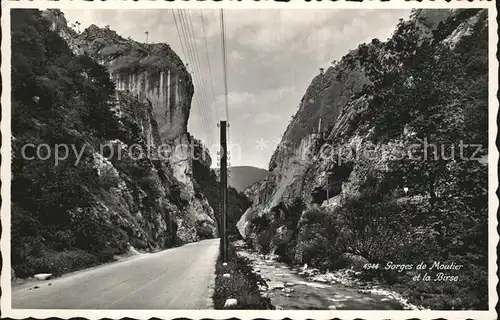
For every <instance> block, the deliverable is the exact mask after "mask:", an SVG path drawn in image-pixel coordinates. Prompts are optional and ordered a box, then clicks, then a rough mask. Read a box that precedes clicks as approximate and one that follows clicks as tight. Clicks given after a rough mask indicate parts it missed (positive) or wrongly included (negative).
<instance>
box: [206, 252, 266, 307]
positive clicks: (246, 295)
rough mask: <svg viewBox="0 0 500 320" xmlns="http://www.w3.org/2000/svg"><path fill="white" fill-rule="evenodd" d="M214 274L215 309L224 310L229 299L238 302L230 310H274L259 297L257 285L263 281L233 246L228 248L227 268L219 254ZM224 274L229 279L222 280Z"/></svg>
mask: <svg viewBox="0 0 500 320" xmlns="http://www.w3.org/2000/svg"><path fill="white" fill-rule="evenodd" d="M221 248H222V246H221ZM215 273H216V277H215V290H214V294H213V297H212V298H213V301H214V307H215V309H224V303H225V302H226V300H227V299H231V298H232V299H236V300H237V301H238V304H237V305H236V306H235V307H233V308H231V309H254V310H268V309H274V307H273V306H272V304H271V300H270V299H269V298H264V297H261V295H260V292H259V289H258V284H259V283H264V280H263V279H262V278H261V277H260V276H259V275H257V274H255V273H254V272H253V270H252V267H251V266H250V263H249V261H248V259H246V258H243V257H240V256H238V255H237V254H236V252H235V250H234V247H233V246H231V245H230V246H229V248H228V263H227V266H224V265H223V261H222V254H221V253H220V254H219V258H218V259H217V265H216V268H215ZM224 273H229V274H230V275H231V277H230V278H224V277H223V274H224Z"/></svg>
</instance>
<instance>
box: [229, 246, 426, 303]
mask: <svg viewBox="0 0 500 320" xmlns="http://www.w3.org/2000/svg"><path fill="white" fill-rule="evenodd" d="M237 253H238V255H239V256H242V257H245V258H247V259H248V260H249V261H250V262H251V264H252V267H253V271H254V272H255V273H258V274H260V276H261V277H262V278H263V279H264V280H265V285H263V284H261V285H259V291H260V292H261V295H262V296H263V297H266V298H269V299H270V300H271V303H272V304H273V305H274V306H275V307H276V308H277V309H289V310H290V309H292V310H325V309H330V310H421V309H422V308H420V307H418V306H415V305H412V304H410V303H408V301H407V300H406V299H405V298H403V297H402V296H401V295H400V294H398V293H396V292H393V291H390V290H386V289H384V288H382V287H380V284H379V283H377V282H365V281H362V280H360V275H361V272H360V271H354V270H352V269H343V270H338V271H335V272H328V273H326V274H321V273H320V272H319V270H317V269H314V268H307V267H306V268H304V267H302V268H290V267H289V266H287V265H286V264H284V263H281V262H278V261H276V260H275V259H274V257H273V256H269V255H267V256H266V255H261V254H258V253H256V252H253V251H250V250H248V249H246V248H244V247H243V246H241V245H240V246H239V247H238V248H237Z"/></svg>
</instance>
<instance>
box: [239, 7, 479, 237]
mask: <svg viewBox="0 0 500 320" xmlns="http://www.w3.org/2000/svg"><path fill="white" fill-rule="evenodd" d="M482 14H483V12H482V11H474V12H473V11H467V10H448V9H446V10H414V11H413V12H412V14H411V18H410V19H409V20H408V21H402V20H401V21H400V24H401V27H408V28H410V29H411V30H412V35H413V36H415V37H417V38H418V39H417V43H421V42H422V41H424V40H429V39H430V40H431V41H439V42H441V43H444V44H446V45H448V46H449V47H451V48H453V47H454V45H455V44H456V43H458V42H459V41H460V39H462V38H463V37H465V36H467V35H469V34H471V32H472V30H473V28H474V26H475V25H476V24H477V22H478V21H480V20H481V19H484V15H482ZM443 24H445V25H443ZM441 26H442V27H441ZM438 27H441V28H439V30H437V29H438ZM393 37H401V35H399V34H397V33H395V35H394V36H393ZM393 40H394V41H397V40H398V39H396V38H393ZM367 56H370V57H371V59H373V60H370V61H368V62H367V61H365V59H367V58H366V57H367ZM393 59H395V57H393V56H392V53H391V52H390V51H388V50H387V49H386V48H385V46H384V43H382V42H380V41H379V40H377V39H374V40H373V41H372V42H371V43H369V44H363V45H360V46H359V47H358V48H357V49H355V50H352V51H351V52H349V53H348V54H346V55H345V56H344V57H343V58H342V59H341V60H340V61H339V62H338V63H336V64H335V65H333V66H330V67H329V68H328V69H327V70H325V71H324V72H322V73H321V74H319V75H318V76H316V77H315V78H314V79H313V80H312V82H311V84H310V85H309V87H308V88H307V90H306V92H305V94H304V96H303V97H302V99H301V101H300V107H299V110H298V111H297V113H296V114H295V115H294V116H293V118H292V120H291V122H290V123H289V125H288V127H287V128H286V130H285V132H284V134H283V138H282V141H281V143H280V145H279V146H278V148H277V149H276V151H275V152H274V154H273V156H272V157H271V159H270V163H269V171H270V175H269V176H268V177H267V178H266V179H265V180H263V181H260V182H258V183H256V184H254V185H253V186H251V187H250V188H249V189H247V191H245V193H247V195H248V196H249V197H250V198H251V199H253V206H252V207H251V208H249V209H248V210H247V212H245V214H244V215H243V216H242V218H241V219H240V221H239V222H238V228H239V230H240V233H241V234H242V236H244V237H246V236H248V232H249V230H250V225H251V220H252V219H253V218H254V217H255V216H261V215H264V214H266V213H268V212H269V211H270V210H271V209H272V208H273V207H275V206H277V205H278V204H279V203H280V202H283V203H285V204H287V203H288V204H290V203H291V202H292V201H293V199H294V198H302V199H304V200H305V202H306V203H307V204H308V205H314V204H316V205H320V206H321V205H329V206H332V205H333V206H334V205H335V204H336V203H337V202H338V201H339V199H340V197H341V196H342V194H343V193H346V192H354V191H353V189H352V188H354V189H356V187H353V186H352V184H351V185H347V184H346V183H347V181H348V180H349V176H350V174H351V171H352V170H353V168H352V162H349V161H345V157H346V155H345V154H339V153H338V152H339V151H338V150H340V149H342V152H340V153H346V152H347V153H349V152H350V153H351V156H352V155H353V153H352V152H354V154H355V150H356V149H357V148H358V147H359V146H360V145H361V144H363V143H367V142H368V143H369V142H373V141H375V140H376V139H377V134H378V133H377V132H376V128H375V127H360V125H359V123H360V120H361V119H363V117H365V116H366V114H367V113H368V111H369V110H370V105H371V104H372V99H373V97H372V96H371V95H370V94H367V93H366V90H365V88H366V87H368V86H370V85H371V84H372V82H371V77H370V75H369V72H368V70H367V64H370V66H377V65H379V64H380V65H384V64H386V62H388V61H393ZM410 82H411V79H409V82H408V86H410V85H411V83H410ZM347 156H349V155H347ZM348 188H351V189H350V190H347V189H348ZM327 189H328V190H327ZM327 194H328V197H329V198H330V201H327V200H329V199H327Z"/></svg>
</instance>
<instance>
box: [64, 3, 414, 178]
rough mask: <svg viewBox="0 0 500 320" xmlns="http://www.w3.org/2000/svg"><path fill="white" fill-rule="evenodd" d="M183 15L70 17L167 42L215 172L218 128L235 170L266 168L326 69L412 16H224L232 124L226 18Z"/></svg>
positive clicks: (193, 127)
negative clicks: (183, 70) (184, 72)
mask: <svg viewBox="0 0 500 320" xmlns="http://www.w3.org/2000/svg"><path fill="white" fill-rule="evenodd" d="M182 11H183V15H182V16H180V15H179V14H178V10H171V9H155V10H151V9H150V10H137V9H133V10H132V9H128V10H125V9H122V10H115V9H100V10H70V9H65V10H63V12H64V14H65V16H66V19H67V20H68V24H69V25H71V24H72V23H74V22H75V21H78V22H80V23H81V26H80V27H79V28H80V30H83V29H84V28H86V27H88V26H89V25H91V24H95V25H97V26H99V27H104V26H106V25H109V26H110V28H111V29H113V30H115V31H116V32H117V33H118V34H119V35H121V36H122V37H124V38H127V37H131V38H132V39H134V40H136V41H140V42H145V41H146V36H147V42H148V43H152V42H155V43H158V42H166V43H168V44H169V45H170V46H171V47H172V49H173V50H174V51H175V52H176V53H177V54H178V55H179V56H180V58H181V59H182V60H183V61H184V63H185V64H186V63H187V64H188V71H190V72H191V74H192V76H193V78H194V85H195V94H194V97H193V103H192V108H191V115H190V117H189V122H188V130H189V131H190V132H191V133H192V134H193V135H194V136H195V137H196V138H198V139H201V140H202V141H203V142H204V143H205V145H206V146H207V147H208V148H209V150H210V151H211V154H212V158H213V166H214V167H216V166H217V163H216V159H215V158H216V157H217V156H216V151H217V150H218V139H219V130H220V129H219V128H218V127H217V123H218V122H219V121H220V120H227V121H228V123H229V128H228V132H229V137H228V139H229V140H228V141H229V147H228V149H229V150H230V151H231V155H230V165H231V166H239V165H250V166H255V167H260V168H265V169H267V167H268V163H269V159H270V158H271V155H272V154H273V152H274V150H275V148H276V146H277V145H278V143H279V141H280V140H281V136H282V134H283V132H284V131H285V129H286V126H287V125H288V122H289V121H290V119H291V117H292V116H293V115H294V114H295V112H296V111H297V109H298V106H299V102H300V99H301V98H302V95H303V94H304V93H305V91H306V89H307V87H308V85H309V84H310V82H311V80H312V78H313V77H315V76H316V75H317V74H318V73H319V68H321V67H324V68H327V67H328V66H329V65H330V63H331V62H332V61H334V60H340V59H341V57H342V56H344V55H345V54H346V53H348V52H349V51H350V50H352V49H355V48H356V47H357V46H358V45H359V44H361V43H363V42H369V41H371V40H372V39H373V38H378V39H380V40H382V41H385V40H386V39H387V38H388V37H389V36H390V35H391V34H392V32H393V31H394V29H395V26H396V24H397V22H398V20H399V19H400V18H404V19H407V18H408V16H409V14H410V10H394V9H393V10H380V9H378V10H377V9H374V10H357V9H345V10H333V9H323V10H312V9H306V10H304V9H302V10H299V9H287V10H282V9H254V10H248V9H247V10H243V9H239V10H238V9H233V10H224V25H225V27H224V30H225V43H226V57H227V58H226V60H227V64H226V74H227V77H226V79H227V93H228V94H227V101H228V118H226V111H225V100H226V99H225V89H224V77H223V74H224V72H223V63H222V60H223V59H222V37H221V33H222V32H221V25H220V12H219V10H203V11H202V10H182ZM174 14H175V17H176V19H174ZM180 17H184V19H185V20H184V21H186V22H185V23H186V26H191V27H192V35H193V37H192V38H187V37H185V36H184V35H183V33H182V27H181V26H182V25H181V24H180V21H181V20H180ZM175 20H177V23H178V28H180V34H179V33H178V32H177V28H176V23H175ZM202 21H203V22H202ZM146 32H148V34H147V35H146ZM180 39H182V42H181V40H180ZM182 43H184V45H185V46H187V44H188V43H190V47H191V48H193V49H194V50H193V52H196V54H190V51H189V50H187V49H183V45H182ZM184 50H185V51H186V52H184ZM210 71H211V72H210Z"/></svg>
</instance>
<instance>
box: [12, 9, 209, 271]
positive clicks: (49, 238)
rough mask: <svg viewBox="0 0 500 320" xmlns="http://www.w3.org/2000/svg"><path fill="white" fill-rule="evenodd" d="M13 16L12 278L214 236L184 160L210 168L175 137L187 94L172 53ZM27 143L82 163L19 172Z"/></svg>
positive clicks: (49, 16) (46, 19)
mask: <svg viewBox="0 0 500 320" xmlns="http://www.w3.org/2000/svg"><path fill="white" fill-rule="evenodd" d="M13 14H14V18H16V19H14V18H13V19H12V21H13V22H12V32H13V39H14V40H13V49H12V50H13V56H16V57H15V58H14V59H13V62H12V65H13V98H12V105H13V107H12V109H13V116H12V118H13V126H12V128H13V129H12V133H13V154H14V157H13V176H14V177H15V178H14V180H13V188H12V189H13V191H12V194H13V196H12V219H13V222H12V225H13V231H12V241H13V250H12V251H13V252H14V251H15V252H16V253H15V254H14V256H13V258H12V262H13V266H14V268H15V269H16V272H17V273H18V276H26V275H31V274H32V273H34V272H51V273H56V274H60V273H64V272H67V271H71V270H75V269H78V268H81V267H84V266H88V265H92V264H95V263H98V260H102V259H104V260H106V259H111V258H112V257H113V256H114V255H116V254H122V253H125V252H127V250H129V249H130V246H133V247H135V248H138V249H144V250H158V249H161V248H166V247H170V246H174V245H179V244H182V243H186V242H192V241H197V240H199V239H204V238H211V237H215V236H217V223H216V217H215V214H214V210H213V209H212V207H211V206H210V205H209V203H208V201H207V198H206V197H205V196H204V194H203V193H202V192H201V189H200V187H199V186H198V184H197V183H196V181H195V180H194V177H193V160H192V154H196V155H203V157H198V158H199V159H202V160H200V161H199V163H198V165H201V166H204V167H206V168H209V167H210V164H211V159H210V156H209V155H208V153H207V151H206V150H205V149H204V147H203V146H202V145H201V144H200V143H199V142H198V141H197V140H196V139H194V138H193V137H192V136H191V135H190V134H189V133H188V132H187V122H188V119H189V111H190V107H191V99H192V95H193V93H194V87H193V84H192V79H191V76H190V74H189V73H188V72H187V70H186V67H185V66H184V64H183V62H182V61H181V60H180V58H179V57H178V56H177V55H176V53H175V52H174V51H173V50H172V49H171V48H170V47H169V46H168V45H167V44H142V43H139V42H136V41H133V40H132V39H124V38H122V37H120V36H119V35H117V34H116V32H114V31H112V30H110V29H109V28H99V27H97V26H95V25H92V26H90V27H89V28H87V29H86V30H84V31H83V32H82V33H77V32H76V31H74V30H73V29H71V28H70V27H69V26H68V25H67V21H66V20H65V18H64V15H63V14H62V12H60V11H59V10H46V11H38V10H17V11H14V13H13ZM21 35H26V36H25V38H23V37H21ZM16 37H17V38H16ZM27 38H30V39H29V41H30V43H32V44H30V43H28V42H24V40H25V39H27ZM29 59H31V62H30V63H29V64H26V61H28V60H29ZM27 142H29V143H34V142H39V143H41V142H45V143H47V144H53V143H56V142H57V143H58V144H61V143H66V144H68V145H69V144H72V145H74V146H75V149H77V150H83V151H82V156H81V159H80V161H79V164H78V165H72V164H71V157H70V159H66V160H64V161H62V163H59V164H56V165H54V164H50V163H48V162H47V161H45V162H44V161H41V160H39V159H37V160H34V161H28V160H27V159H25V157H24V155H22V154H21V152H22V150H21V149H22V147H23V144H24V143H27ZM160 147H161V148H160ZM159 148H160V149H159ZM73 160H75V159H73ZM48 175H49V176H50V177H48ZM44 177H45V178H44ZM44 179H45V180H44ZM28 181H30V183H29V185H32V187H30V188H26V183H28ZM44 184H51V185H52V187H51V188H50V189H47V187H46V186H44ZM28 189H29V190H28ZM58 201H59V203H58ZM30 230H32V231H30ZM50 260H57V262H56V263H55V264H54V263H52V264H51V263H49V262H50Z"/></svg>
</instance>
